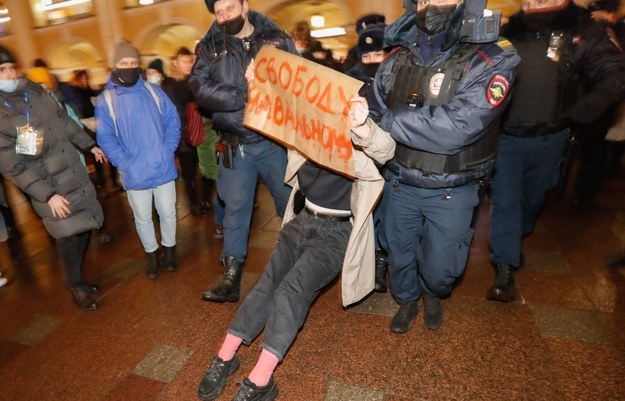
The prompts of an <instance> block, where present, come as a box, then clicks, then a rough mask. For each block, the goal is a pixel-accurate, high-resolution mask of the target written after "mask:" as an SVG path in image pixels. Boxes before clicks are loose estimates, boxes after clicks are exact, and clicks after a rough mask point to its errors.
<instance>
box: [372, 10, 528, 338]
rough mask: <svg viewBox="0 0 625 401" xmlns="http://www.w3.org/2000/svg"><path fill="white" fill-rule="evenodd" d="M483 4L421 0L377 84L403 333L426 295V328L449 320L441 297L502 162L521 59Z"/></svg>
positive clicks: (394, 40)
mask: <svg viewBox="0 0 625 401" xmlns="http://www.w3.org/2000/svg"><path fill="white" fill-rule="evenodd" d="M484 6H485V1H481V2H480V1H476V2H473V0H469V1H468V2H466V3H463V2H462V1H461V0H418V3H417V4H416V6H414V5H413V6H412V7H408V8H407V12H406V13H405V14H404V15H403V16H402V17H400V18H399V19H398V20H397V21H396V22H395V23H393V24H392V25H390V26H389V27H388V28H387V31H386V35H385V41H386V43H387V44H388V45H397V46H398V48H397V49H396V50H395V51H394V52H392V53H391V54H390V55H389V56H388V57H387V58H386V60H385V61H384V62H383V63H382V65H381V66H380V69H379V70H378V73H377V75H376V79H375V91H376V97H377V98H378V100H379V101H380V105H379V107H380V108H379V110H378V112H379V113H380V114H381V127H382V129H384V130H385V131H388V132H390V133H391V136H392V137H393V139H395V141H396V142H397V148H396V151H395V157H394V159H393V160H392V161H391V162H389V163H387V172H386V174H385V179H386V184H385V189H384V198H385V202H388V203H387V207H386V210H387V213H386V215H385V216H384V218H383V222H384V231H385V234H386V236H387V240H388V247H389V249H388V251H389V260H388V261H389V271H390V278H391V289H392V291H393V295H394V297H395V299H396V300H397V302H398V303H399V304H400V308H399V311H398V312H397V314H396V315H395V316H394V317H393V319H392V321H391V323H390V329H391V331H393V332H395V333H403V332H406V331H407V330H408V329H409V328H410V325H411V323H412V321H413V320H414V318H415V317H416V315H417V310H418V308H417V301H418V300H419V298H421V297H422V296H423V298H424V306H425V314H424V320H425V325H426V327H428V328H429V329H431V330H434V329H437V328H438V327H440V325H441V323H442V309H441V302H440V298H441V297H446V296H448V295H449V294H450V293H451V290H452V286H453V284H454V282H455V280H456V278H458V277H459V276H460V275H461V274H462V273H463V271H464V267H465V264H466V260H467V256H468V251H469V245H470V243H471V240H472V237H473V228H472V227H471V220H472V216H473V212H474V209H475V207H476V206H477V205H478V203H479V202H478V187H479V180H480V179H481V178H483V177H485V176H487V175H488V174H489V173H490V171H491V169H492V166H493V163H494V161H493V159H494V154H495V148H496V145H495V144H496V139H497V135H498V127H497V123H498V120H499V117H500V116H501V113H502V112H503V110H504V107H505V105H506V102H507V100H508V93H509V91H510V87H511V85H512V82H513V80H514V77H515V69H516V66H517V65H518V64H519V62H520V59H519V56H518V55H517V53H516V51H515V50H514V47H513V46H512V45H511V44H510V43H509V42H507V41H504V40H499V41H498V27H499V14H492V13H490V12H488V11H486V12H485V10H484ZM463 20H464V21H463ZM375 107H376V106H375V105H372V109H373V108H375Z"/></svg>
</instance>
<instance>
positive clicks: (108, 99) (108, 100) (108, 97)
mask: <svg viewBox="0 0 625 401" xmlns="http://www.w3.org/2000/svg"><path fill="white" fill-rule="evenodd" d="M143 83H144V84H145V87H146V88H148V90H149V91H150V94H151V95H152V97H153V98H154V102H156V107H157V108H158V112H159V113H160V114H163V112H162V110H161V101H160V99H159V98H158V96H156V93H155V92H154V89H152V85H150V83H149V82H147V81H144V82H143ZM104 100H106V106H107V107H108V109H109V115H110V116H111V120H113V125H114V126H115V138H119V129H118V128H117V119H116V118H115V109H114V108H113V102H112V100H111V90H110V89H106V90H105V91H104Z"/></svg>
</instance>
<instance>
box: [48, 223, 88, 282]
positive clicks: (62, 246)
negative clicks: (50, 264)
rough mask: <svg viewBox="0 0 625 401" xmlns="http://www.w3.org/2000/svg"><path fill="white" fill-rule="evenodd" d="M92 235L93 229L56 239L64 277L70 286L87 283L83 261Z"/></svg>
mask: <svg viewBox="0 0 625 401" xmlns="http://www.w3.org/2000/svg"><path fill="white" fill-rule="evenodd" d="M90 235H91V231H87V232H84V233H81V234H74V235H72V236H69V237H64V238H59V239H57V240H56V250H57V253H58V255H59V262H60V265H61V269H62V270H63V277H64V278H65V283H66V284H67V286H68V287H70V288H76V287H81V286H84V285H86V282H85V280H84V278H83V276H82V262H83V259H84V257H85V250H86V249H87V245H89V236H90Z"/></svg>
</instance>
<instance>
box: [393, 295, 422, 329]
mask: <svg viewBox="0 0 625 401" xmlns="http://www.w3.org/2000/svg"><path fill="white" fill-rule="evenodd" d="M417 313H419V306H418V305H417V301H412V302H408V303H407V304H402V305H400V306H399V310H398V311H397V313H396V314H395V316H393V319H392V320H391V324H390V328H391V331H392V332H393V333H397V334H401V333H405V332H407V331H408V329H409V328H410V325H411V324H412V321H413V320H414V319H415V317H417Z"/></svg>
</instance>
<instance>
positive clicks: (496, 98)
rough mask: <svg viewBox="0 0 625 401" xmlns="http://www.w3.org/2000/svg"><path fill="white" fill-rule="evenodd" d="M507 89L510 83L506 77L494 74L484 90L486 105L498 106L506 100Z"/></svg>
mask: <svg viewBox="0 0 625 401" xmlns="http://www.w3.org/2000/svg"><path fill="white" fill-rule="evenodd" d="M509 88H510V83H509V82H508V80H507V79H506V77H504V76H503V75H501V74H495V76H494V77H493V79H491V80H490V83H489V84H488V89H487V90H486V99H487V100H488V103H489V104H490V105H491V106H493V107H497V106H499V105H500V104H501V103H502V102H503V101H504V99H505V98H506V95H507V94H508V89H509Z"/></svg>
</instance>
